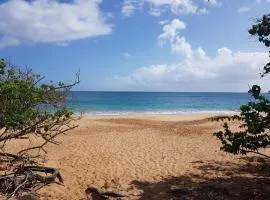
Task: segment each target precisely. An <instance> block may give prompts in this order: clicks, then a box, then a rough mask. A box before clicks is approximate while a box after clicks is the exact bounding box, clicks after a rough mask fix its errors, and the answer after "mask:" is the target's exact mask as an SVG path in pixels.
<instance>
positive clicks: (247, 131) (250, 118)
mask: <svg viewBox="0 0 270 200" xmlns="http://www.w3.org/2000/svg"><path fill="white" fill-rule="evenodd" d="M248 32H249V34H250V35H251V36H255V37H257V39H258V41H259V42H261V43H263V44H264V46H265V47H266V48H268V49H269V47H270V14H266V15H263V16H262V18H261V19H258V20H257V22H256V24H254V25H253V26H252V27H251V28H250V29H249V31H248ZM269 54H270V51H269ZM269 73H270V61H269V60H268V62H267V63H266V64H265V65H264V66H263V71H262V72H261V73H260V76H261V78H263V77H265V76H266V75H268V74H269ZM248 92H249V93H250V94H251V96H252V101H250V102H248V104H246V105H242V106H241V107H240V114H239V115H234V116H232V117H227V116H226V117H218V118H215V119H216V120H229V121H231V120H237V121H240V122H241V124H240V126H239V129H238V130H237V131H234V130H232V129H231V127H230V126H229V124H228V122H225V123H224V125H223V127H224V130H223V131H218V132H215V133H214V135H215V136H216V137H217V138H218V139H219V140H220V141H221V143H222V147H221V149H222V150H224V151H226V152H229V153H233V154H247V153H249V152H253V153H256V154H259V155H262V156H264V157H267V158H270V156H269V155H266V154H263V153H260V152H259V151H258V150H259V149H261V148H266V147H268V146H269V145H270V134H269V128H270V101H269V99H267V97H265V96H264V95H263V94H262V91H261V87H260V86H259V85H253V86H252V87H251V89H250V90H249V91H248Z"/></svg>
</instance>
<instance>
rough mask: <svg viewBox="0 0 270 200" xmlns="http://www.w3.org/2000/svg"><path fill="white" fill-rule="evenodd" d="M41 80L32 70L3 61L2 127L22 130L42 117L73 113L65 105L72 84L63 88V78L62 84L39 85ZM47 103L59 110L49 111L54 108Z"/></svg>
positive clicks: (0, 87)
mask: <svg viewBox="0 0 270 200" xmlns="http://www.w3.org/2000/svg"><path fill="white" fill-rule="evenodd" d="M41 80H42V79H40V76H39V75H36V74H33V73H32V72H31V71H26V72H22V71H20V70H19V69H17V68H15V67H13V66H10V65H8V63H7V62H6V61H5V60H3V59H2V60H1V61H0V105H1V107H0V129H1V128H4V127H5V128H6V129H12V130H22V129H24V128H25V127H27V126H29V125H32V124H33V123H35V122H36V121H39V120H45V119H49V118H50V119H57V118H61V117H69V116H71V114H72V113H71V112H70V111H69V110H68V109H66V108H65V106H64V100H65V98H66V94H67V91H68V90H67V89H69V88H70V87H67V88H66V90H61V91H60V90H59V89H63V88H64V87H65V85H64V84H63V83H62V82H60V83H59V84H58V85H59V87H61V88H59V87H55V86H54V85H52V84H41V85H38V83H39V82H40V81H41ZM48 107H53V108H54V110H56V112H50V111H51V110H52V109H46V108H48ZM0 141H1V138H0Z"/></svg>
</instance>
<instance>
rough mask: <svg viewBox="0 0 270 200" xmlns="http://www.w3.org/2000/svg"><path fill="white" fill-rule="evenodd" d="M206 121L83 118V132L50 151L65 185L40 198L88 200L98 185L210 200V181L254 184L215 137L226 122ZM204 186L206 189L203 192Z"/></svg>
mask: <svg viewBox="0 0 270 200" xmlns="http://www.w3.org/2000/svg"><path fill="white" fill-rule="evenodd" d="M207 117H209V115H195V114H191V115H147V116H142V115H133V116H100V117H83V118H82V119H81V120H80V121H79V122H78V123H79V125H80V126H79V128H77V129H75V130H73V131H71V132H70V133H69V134H68V135H65V136H61V138H59V140H61V141H62V143H61V144H60V145H49V146H48V147H47V150H48V152H49V153H48V161H47V163H45V164H46V165H47V166H52V167H57V168H59V169H60V172H61V173H62V176H63V178H64V186H59V185H52V186H49V187H46V188H45V189H43V190H41V197H42V199H63V200H71V199H76V200H77V199H84V198H85V193H84V191H85V189H86V188H87V187H96V188H98V189H100V190H104V191H115V192H117V193H120V194H123V195H125V196H126V197H125V198H123V199H184V198H182V197H185V195H186V196H190V195H191V196H192V195H195V196H196V192H201V195H200V196H201V197H202V198H201V199H204V197H205V199H207V197H209V195H210V196H211V195H215V191H216V190H215V189H214V190H213V191H214V192H212V190H211V189H209V187H210V186H209V183H211V181H212V182H213V183H215V185H216V186H219V185H220V184H219V182H215V181H219V180H226V181H227V180H229V181H230V179H228V177H229V178H232V177H235V176H237V177H238V176H240V175H241V177H245V180H246V179H247V178H251V177H252V178H253V179H252V180H255V179H254V176H255V175H254V173H253V174H252V173H250V171H247V170H246V171H245V170H244V171H243V170H242V171H241V170H239V169H240V168H241V167H245V166H247V160H246V159H239V156H234V155H230V154H226V153H224V152H221V151H220V142H219V141H218V140H217V139H216V138H215V137H214V136H213V135H212V133H213V132H214V131H216V130H218V129H220V128H221V127H222V124H221V123H217V122H211V121H209V120H208V119H206V118H207ZM250 158H251V159H252V157H250ZM249 161H250V160H249ZM251 163H253V160H251ZM255 166H256V167H257V166H258V165H255ZM241 169H242V168H241ZM255 171H256V170H255ZM250 174H251V175H250ZM247 181H249V179H248V180H247ZM222 183H223V182H222ZM226 183H227V182H226ZM198 184H200V187H198ZM204 184H205V187H206V188H203V189H204V191H200V189H201V187H204ZM237 185H238V186H237V187H239V184H237ZM216 186H215V187H216ZM224 187H225V188H226V187H227V185H225V186H224ZM224 187H223V188H222V191H223V190H225V189H224ZM237 187H236V188H237ZM177 188H178V190H176V189H177ZM179 188H180V189H179ZM181 188H182V189H181ZM185 188H189V189H185ZM190 188H194V189H193V190H192V191H191V190H190ZM217 190H218V189H217ZM240 190H242V189H240ZM190 192H191V193H192V194H191V193H190ZM211 192H212V193H213V194H212V193H211ZM174 193H175V194H174ZM204 193H205V194H204ZM179 195H180V196H179ZM203 195H206V196H203ZM214 197H215V196H214ZM191 199H192V198H191ZM194 199H200V198H194ZM208 199H211V198H210V197H209V198H208ZM212 199H215V198H212ZM232 199H233V198H232Z"/></svg>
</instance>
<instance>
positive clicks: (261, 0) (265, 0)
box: [256, 0, 270, 3]
mask: <svg viewBox="0 0 270 200" xmlns="http://www.w3.org/2000/svg"><path fill="white" fill-rule="evenodd" d="M256 2H257V3H263V2H266V3H270V0H256Z"/></svg>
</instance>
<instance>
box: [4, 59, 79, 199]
mask: <svg viewBox="0 0 270 200" xmlns="http://www.w3.org/2000/svg"><path fill="white" fill-rule="evenodd" d="M41 82H44V77H40V76H39V75H36V74H34V73H33V72H32V71H31V70H24V71H23V70H21V69H19V68H17V67H15V66H13V65H12V64H10V63H9V62H7V61H6V60H4V59H0V166H1V176H0V194H1V195H5V196H7V197H11V196H18V195H20V194H22V193H23V192H27V191H36V190H38V189H40V188H41V187H43V186H44V185H47V184H50V183H52V182H55V180H56V178H58V180H59V181H60V182H62V181H63V180H62V177H61V175H60V173H59V172H58V170H57V169H54V168H47V167H43V166H41V161H42V156H43V155H45V153H46V149H45V146H46V145H47V144H49V143H52V144H58V142H57V140H56V138H57V136H59V135H62V134H65V133H67V132H68V131H69V130H71V129H74V128H75V127H77V125H75V123H74V120H75V118H74V117H72V112H71V111H70V110H69V109H68V108H67V107H66V99H67V96H68V94H69V91H70V89H71V88H72V87H73V86H74V85H75V84H77V83H79V78H78V75H77V79H76V81H75V82H74V83H73V84H71V85H67V84H64V83H62V82H59V83H58V84H53V83H52V82H51V83H49V84H42V83H41ZM14 141H16V142H23V143H25V142H29V143H28V145H27V146H26V145H21V146H20V147H21V148H19V149H18V150H17V151H15V150H14V149H12V148H10V144H12V143H13V142H14ZM44 173H46V174H51V175H49V176H44ZM42 174H43V175H42Z"/></svg>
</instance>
